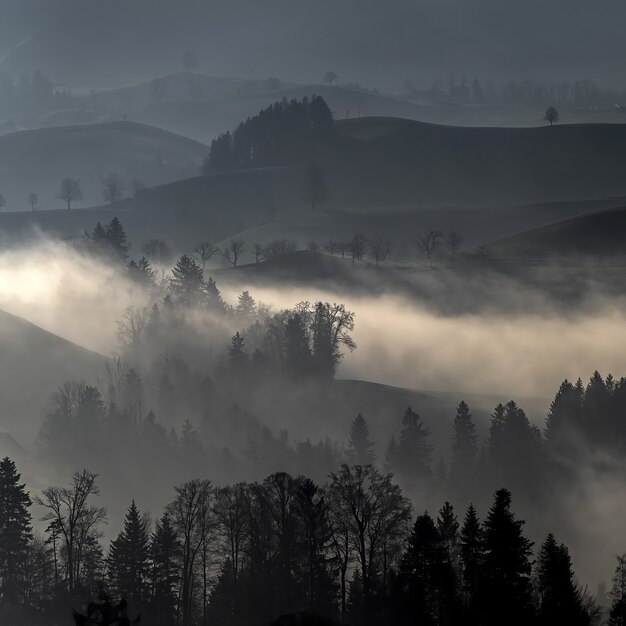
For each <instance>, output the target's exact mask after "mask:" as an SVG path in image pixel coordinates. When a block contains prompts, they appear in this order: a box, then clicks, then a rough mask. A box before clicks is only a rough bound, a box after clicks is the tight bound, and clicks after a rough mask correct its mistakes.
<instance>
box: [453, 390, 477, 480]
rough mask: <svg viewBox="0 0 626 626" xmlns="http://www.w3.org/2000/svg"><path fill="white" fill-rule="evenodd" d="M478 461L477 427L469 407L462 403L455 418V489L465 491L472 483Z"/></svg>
mask: <svg viewBox="0 0 626 626" xmlns="http://www.w3.org/2000/svg"><path fill="white" fill-rule="evenodd" d="M477 459H478V445H477V437H476V425H475V424H474V420H473V419H472V414H471V413H470V410H469V407H468V406H467V404H466V403H465V402H460V403H459V406H458V407H457V410H456V417H455V418H454V436H453V439H452V460H451V466H450V478H451V480H452V483H453V485H454V486H455V487H457V488H458V489H460V490H463V491H465V490H466V489H467V487H468V485H469V484H470V483H471V480H472V477H473V475H474V472H475V471H476V464H477Z"/></svg>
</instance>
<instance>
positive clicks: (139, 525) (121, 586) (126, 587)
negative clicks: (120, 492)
mask: <svg viewBox="0 0 626 626" xmlns="http://www.w3.org/2000/svg"><path fill="white" fill-rule="evenodd" d="M148 525H149V522H148V518H147V517H146V516H142V515H141V514H140V512H139V509H138V508H137V505H136V504H135V501H134V500H133V502H132V504H131V505H130V507H129V508H128V511H127V512H126V516H125V518H124V528H123V529H122V531H121V532H120V533H119V535H118V536H117V538H116V539H114V540H113V541H112V542H111V547H110V549H109V555H108V557H107V570H108V579H109V584H110V587H111V589H112V590H113V591H114V592H115V594H116V595H117V596H118V597H127V598H129V599H130V600H131V601H132V602H133V604H136V605H138V606H141V605H142V604H143V603H144V602H145V600H146V599H147V583H148V573H149V564H150V561H149V559H150V532H149V529H148Z"/></svg>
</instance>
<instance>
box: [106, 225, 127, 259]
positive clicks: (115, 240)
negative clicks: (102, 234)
mask: <svg viewBox="0 0 626 626" xmlns="http://www.w3.org/2000/svg"><path fill="white" fill-rule="evenodd" d="M106 242H107V246H108V248H109V251H110V252H111V253H112V254H113V256H114V257H115V258H116V259H119V260H120V261H123V262H124V263H125V262H126V261H127V260H128V241H127V239H126V231H125V230H124V227H123V226H122V222H120V220H119V219H118V218H117V217H114V218H113V219H112V220H111V223H110V224H109V225H108V226H107V227H106Z"/></svg>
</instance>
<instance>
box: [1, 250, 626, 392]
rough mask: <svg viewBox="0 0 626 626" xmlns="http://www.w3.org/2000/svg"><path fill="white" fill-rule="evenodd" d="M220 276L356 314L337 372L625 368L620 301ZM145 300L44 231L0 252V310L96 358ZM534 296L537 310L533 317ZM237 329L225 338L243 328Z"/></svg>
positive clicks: (429, 380) (279, 300)
mask: <svg viewBox="0 0 626 626" xmlns="http://www.w3.org/2000/svg"><path fill="white" fill-rule="evenodd" d="M546 271H547V272H552V271H553V270H546ZM163 272H165V270H163ZM219 274H220V272H218V274H217V275H219ZM222 275H223V276H224V278H225V279H226V280H225V282H224V283H221V282H220V279H219V277H218V286H219V287H220V288H221V289H222V293H223V295H224V297H225V298H226V300H227V301H228V302H230V303H236V300H237V296H238V295H239V293H241V291H243V290H244V289H246V290H249V291H250V293H251V295H252V296H253V297H254V298H255V299H256V300H258V301H261V302H263V303H264V304H266V305H268V306H270V307H271V309H272V310H273V311H274V312H278V311H279V310H281V309H283V308H290V307H293V306H295V305H296V304H297V303H298V302H300V301H317V300H322V301H329V302H342V303H344V304H345V305H346V306H347V307H348V308H349V309H350V310H352V311H354V312H355V314H356V328H355V332H354V339H355V341H356V343H357V346H358V349H357V350H356V351H355V352H354V353H348V354H347V355H346V357H345V359H344V360H343V362H342V363H341V366H340V370H339V376H340V377H341V378H351V379H352V378H353V379H359V380H369V381H374V382H379V383H383V384H388V385H394V386H398V387H407V388H411V389H423V390H431V391H435V390H437V391H454V392H460V393H469V394H485V395H498V396H502V397H503V398H509V397H514V398H520V397H540V398H546V399H547V398H550V397H551V396H552V395H553V393H554V390H555V389H556V387H557V386H558V384H559V383H560V382H561V381H562V380H563V379H565V378H568V379H570V380H576V379H577V378H578V377H585V376H586V375H587V374H588V373H590V372H593V371H594V370H595V369H600V370H601V372H602V373H604V374H608V373H614V374H615V375H616V376H619V375H621V374H622V373H624V372H626V354H625V353H624V351H623V349H622V345H623V343H624V342H626V314H625V313H624V311H623V309H622V307H621V300H619V299H618V298H615V299H613V298H610V297H608V296H598V297H597V298H595V299H593V300H592V302H593V304H592V305H591V304H587V305H586V306H585V311H584V312H582V311H581V312H579V313H576V312H574V311H572V310H564V309H563V308H561V307H556V306H555V303H554V301H542V300H541V293H538V292H534V291H533V289H531V288H528V289H527V292H526V293H524V294H521V293H520V292H519V290H518V285H515V284H510V283H508V282H507V281H506V279H504V278H501V279H500V280H501V282H500V284H499V286H497V285H496V284H494V282H493V281H494V279H493V277H492V278H490V280H489V281H488V282H487V284H488V285H489V287H490V288H491V291H492V293H493V294H494V296H495V297H496V299H497V300H498V301H499V302H507V301H508V302H510V303H512V306H513V305H514V306H515V308H514V309H512V310H506V308H505V310H502V307H496V306H494V303H492V302H489V301H487V300H486V301H484V302H483V303H482V306H483V308H482V310H475V307H472V309H473V310H472V313H471V314H468V315H464V314H450V315H446V314H442V313H440V312H437V311H436V310H433V309H432V307H427V306H426V305H425V304H421V303H420V302H419V300H417V299H415V298H410V297H409V296H406V295H401V294H398V293H395V294H394V293H383V294H380V295H374V296H363V295H359V294H351V293H350V292H346V291H345V288H344V287H342V288H340V287H335V288H331V289H328V290H322V289H320V288H319V287H313V288H307V287H294V286H293V285H287V286H284V287H273V288H271V287H266V286H258V285H255V284H249V285H247V284H245V283H241V284H240V283H237V284H236V286H234V285H229V282H228V274H223V271H222ZM474 288H475V289H476V290H477V291H479V290H480V289H479V286H478V285H476V286H475V287H474ZM514 290H515V293H514ZM151 297H153V296H150V295H149V294H146V293H143V292H142V291H141V290H140V289H138V288H137V286H136V285H133V284H132V283H131V282H130V281H129V280H128V279H126V278H125V277H124V275H123V274H121V273H120V272H119V270H118V269H117V268H115V267H113V266H111V265H108V264H105V263H102V262H100V261H98V260H97V259H95V258H90V257H88V256H85V255H83V254H81V253H79V252H77V251H76V250H73V249H72V248H71V247H69V246H68V245H66V244H62V243H55V242H53V241H51V240H47V239H45V238H42V239H41V240H40V242H39V243H38V244H37V245H36V246H34V247H31V248H28V249H22V248H16V249H13V250H10V251H6V252H3V253H1V254H0V309H2V310H4V311H6V312H8V313H12V314H14V315H17V316H20V317H23V318H24V319H26V320H28V321H30V322H32V323H34V324H36V325H37V326H40V327H41V328H43V329H45V330H48V331H50V332H52V333H54V334H57V335H59V336H61V337H63V338H65V339H68V340H69V341H72V342H74V343H76V344H78V345H80V346H83V347H85V348H88V349H90V350H93V351H95V352H99V353H100V354H103V355H105V356H111V355H112V354H114V353H116V352H117V350H118V347H119V346H118V341H117V334H116V333H117V321H118V320H120V319H121V317H122V315H123V312H124V310H125V309H126V308H127V307H129V306H139V307H140V306H146V305H147V304H151ZM524 301H526V302H527V303H528V310H524V304H523V302H524ZM542 302H543V309H544V310H545V312H544V313H539V312H538V310H539V309H541V308H542ZM494 309H495V310H494ZM235 325H236V322H234V321H233V328H232V332H233V333H234V331H235V330H242V332H243V331H244V330H245V329H243V328H241V329H239V328H236V327H235ZM218 349H225V346H219V347H218ZM59 382H61V381H59Z"/></svg>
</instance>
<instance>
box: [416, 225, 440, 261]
mask: <svg viewBox="0 0 626 626" xmlns="http://www.w3.org/2000/svg"><path fill="white" fill-rule="evenodd" d="M442 239H443V233H442V232H441V231H440V230H427V231H426V232H425V233H424V235H423V236H422V237H419V238H418V240H417V242H416V245H417V248H418V250H420V251H421V252H422V253H423V254H424V255H425V256H426V258H427V259H428V262H429V263H430V266H431V267H432V260H433V257H434V256H435V254H436V253H437V251H438V250H439V248H440V247H441V243H442Z"/></svg>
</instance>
